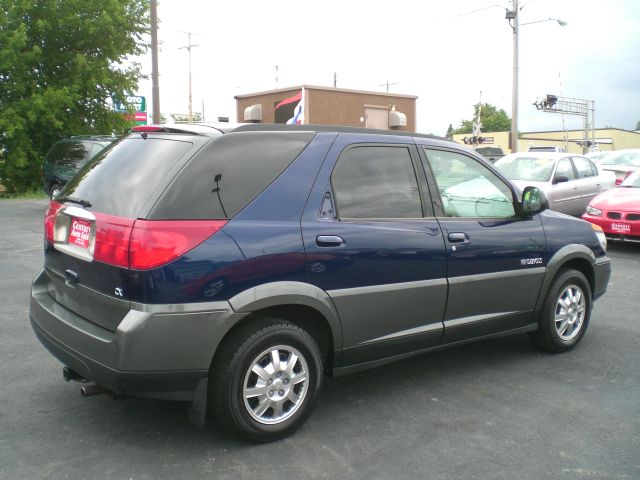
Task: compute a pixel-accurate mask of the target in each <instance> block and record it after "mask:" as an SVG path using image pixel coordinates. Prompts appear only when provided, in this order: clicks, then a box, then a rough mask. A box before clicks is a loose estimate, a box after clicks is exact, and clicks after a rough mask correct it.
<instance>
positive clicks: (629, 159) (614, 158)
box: [600, 152, 640, 167]
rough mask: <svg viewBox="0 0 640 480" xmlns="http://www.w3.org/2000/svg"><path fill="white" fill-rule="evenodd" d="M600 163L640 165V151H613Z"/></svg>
mask: <svg viewBox="0 0 640 480" xmlns="http://www.w3.org/2000/svg"><path fill="white" fill-rule="evenodd" d="M600 165H633V166H635V167H640V152H613V153H611V154H609V155H607V156H606V157H604V158H603V159H602V160H601V161H600Z"/></svg>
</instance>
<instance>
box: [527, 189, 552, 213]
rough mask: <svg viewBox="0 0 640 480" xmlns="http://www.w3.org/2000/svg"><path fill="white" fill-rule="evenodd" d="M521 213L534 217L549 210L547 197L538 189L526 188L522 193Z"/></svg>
mask: <svg viewBox="0 0 640 480" xmlns="http://www.w3.org/2000/svg"><path fill="white" fill-rule="evenodd" d="M521 208H522V210H521V211H522V213H523V214H525V215H535V214H536V213H540V212H543V211H545V210H546V209H548V208H549V202H548V201H547V197H546V196H545V194H544V193H543V192H542V190H540V189H539V188H538V187H526V188H525V189H524V192H522V204H521Z"/></svg>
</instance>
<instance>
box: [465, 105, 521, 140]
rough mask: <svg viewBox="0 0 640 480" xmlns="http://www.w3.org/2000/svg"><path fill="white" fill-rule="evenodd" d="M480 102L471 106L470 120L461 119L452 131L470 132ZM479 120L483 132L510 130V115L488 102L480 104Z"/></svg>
mask: <svg viewBox="0 0 640 480" xmlns="http://www.w3.org/2000/svg"><path fill="white" fill-rule="evenodd" d="M479 108H480V104H479V103H476V104H475V105H474V106H473V118H472V119H471V120H462V121H461V122H460V127H458V128H457V129H456V130H455V132H454V133H472V132H473V123H474V122H475V121H476V119H477V118H478V109H479ZM480 122H481V123H482V131H483V132H508V131H509V130H511V117H509V115H507V112H505V111H504V110H502V109H500V110H498V108H497V107H496V106H495V105H491V104H490V103H483V104H482V112H481V114H480Z"/></svg>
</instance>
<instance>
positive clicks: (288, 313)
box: [218, 305, 334, 372]
mask: <svg viewBox="0 0 640 480" xmlns="http://www.w3.org/2000/svg"><path fill="white" fill-rule="evenodd" d="M265 317H275V318H280V319H282V320H286V321H288V322H290V323H292V324H294V325H297V326H298V327H300V328H302V329H303V330H305V331H306V332H307V333H309V335H311V336H312V337H313V339H314V340H315V341H316V342H317V343H318V347H319V348H320V352H321V354H322V357H323V358H322V361H323V364H324V367H325V371H327V372H330V371H331V369H332V368H333V355H332V353H333V348H334V344H333V335H332V332H331V327H330V326H329V322H328V321H327V319H326V318H325V317H324V315H322V314H321V313H320V312H318V311H317V310H315V309H314V308H311V307H307V306H305V305H279V306H276V307H269V308H265V309H263V310H258V311H255V312H252V313H251V314H250V315H248V316H247V317H245V318H243V319H242V320H241V321H240V322H238V324H237V325H234V326H233V328H231V330H229V331H228V332H227V334H226V335H225V336H224V338H223V339H222V341H221V342H220V344H222V343H223V342H224V341H225V340H226V339H227V338H228V337H229V336H230V335H232V334H233V333H234V332H236V331H237V330H239V329H240V328H246V326H247V325H249V324H250V323H252V322H257V321H259V320H260V319H262V318H265ZM219 349H220V346H218V350H219Z"/></svg>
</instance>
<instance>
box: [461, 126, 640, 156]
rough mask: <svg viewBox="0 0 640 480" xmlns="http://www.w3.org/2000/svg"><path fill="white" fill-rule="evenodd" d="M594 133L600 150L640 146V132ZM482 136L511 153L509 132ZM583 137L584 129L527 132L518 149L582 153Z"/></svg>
mask: <svg viewBox="0 0 640 480" xmlns="http://www.w3.org/2000/svg"><path fill="white" fill-rule="evenodd" d="M594 134H595V139H596V143H597V144H598V150H600V151H602V152H604V151H610V150H621V149H624V148H640V132H631V131H629V130H622V129H619V128H598V129H596V130H595V131H594ZM565 135H566V136H567V138H568V140H569V141H568V142H565ZM470 136H471V134H468V133H467V134H456V135H454V136H453V140H454V141H455V142H458V143H464V137H470ZM482 136H483V137H485V138H489V139H491V140H492V141H491V142H488V143H483V144H482V146H496V147H501V148H502V151H503V152H504V153H511V150H510V149H509V132H487V133H482ZM583 137H584V130H569V131H568V132H564V131H562V130H559V131H549V132H525V133H522V134H521V135H520V138H519V139H518V151H519V152H526V151H527V150H528V149H529V147H531V146H536V147H546V146H558V147H562V148H564V149H565V150H566V151H567V152H571V153H582V152H583V149H582V145H580V144H579V143H578V141H582V139H583ZM589 140H591V138H589Z"/></svg>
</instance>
